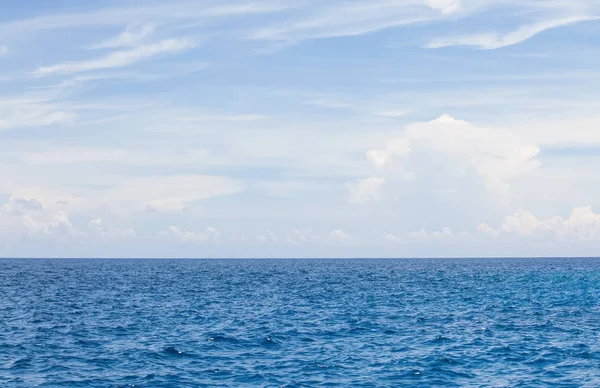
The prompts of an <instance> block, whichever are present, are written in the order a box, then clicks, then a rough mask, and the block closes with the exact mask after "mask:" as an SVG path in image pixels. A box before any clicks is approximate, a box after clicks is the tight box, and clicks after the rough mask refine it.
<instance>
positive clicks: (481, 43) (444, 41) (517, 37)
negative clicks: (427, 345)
mask: <svg viewBox="0 0 600 388" xmlns="http://www.w3.org/2000/svg"><path fill="white" fill-rule="evenodd" d="M595 19H597V18H596V17H592V16H584V17H566V18H560V19H553V20H546V21H542V22H537V23H532V24H527V25H523V26H521V27H519V28H518V29H516V30H514V31H511V32H508V33H504V34H502V33H499V32H493V33H485V34H474V35H465V36H457V37H444V38H439V39H436V40H433V41H431V42H429V43H427V44H426V45H425V47H426V48H432V49H435V48H442V47H449V46H475V47H478V48H481V49H485V50H493V49H497V48H501V47H506V46H512V45H515V44H518V43H521V42H524V41H526V40H528V39H530V38H532V37H534V36H535V35H537V34H539V33H541V32H544V31H546V30H549V29H552V28H557V27H563V26H567V25H569V24H574V23H577V22H582V21H587V20H595Z"/></svg>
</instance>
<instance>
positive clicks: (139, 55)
mask: <svg viewBox="0 0 600 388" xmlns="http://www.w3.org/2000/svg"><path fill="white" fill-rule="evenodd" d="M195 46H196V43H194V42H192V41H190V40H187V39H167V40H163V41H161V42H158V43H153V44H149V45H142V46H138V47H135V48H133V49H131V50H122V51H114V52H112V53H110V54H108V55H106V56H104V57H101V58H96V59H90V60H86V61H79V62H67V63H60V64H57V65H52V66H43V67H40V68H38V69H37V70H36V71H35V72H34V74H35V75H42V76H43V75H50V74H69V73H79V72H84V71H91V70H101V69H110V68H119V67H124V66H129V65H132V64H134V63H137V62H140V61H143V60H146V59H149V58H151V57H154V56H157V55H160V54H173V53H178V52H181V51H185V50H188V49H191V48H193V47H195Z"/></svg>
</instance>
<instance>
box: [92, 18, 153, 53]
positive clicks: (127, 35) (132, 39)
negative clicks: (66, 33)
mask: <svg viewBox="0 0 600 388" xmlns="http://www.w3.org/2000/svg"><path fill="white" fill-rule="evenodd" d="M155 28H156V24H152V23H148V24H144V25H142V26H141V27H138V28H133V27H131V26H128V27H127V29H126V30H125V31H123V32H121V33H120V34H119V35H118V36H116V37H114V38H112V39H109V40H106V41H104V42H100V43H97V44H94V45H92V46H90V49H105V48H118V47H131V46H137V45H139V43H140V42H142V41H143V40H144V38H146V37H148V36H150V35H151V34H152V32H154V29H155Z"/></svg>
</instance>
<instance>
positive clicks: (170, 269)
mask: <svg viewBox="0 0 600 388" xmlns="http://www.w3.org/2000/svg"><path fill="white" fill-rule="evenodd" d="M599 305H600V259H427V260H425V259H401V260H400V259H398V260H383V259H382V260H341V259H340V260H337V259H335V260H304V259H302V260H301V259H298V260H146V259H140V260H88V259H81V260H76V259H72V260H62V259H60V260H50V259H47V260H46V259H44V260H38V259H35V260H34V259H32V260H27V259H3V260H0V386H2V387H254V386H260V387H263V386H264V387H315V386H325V387H400V386H402V387H409V386H415V387H454V386H456V387H459V386H460V387H482V386H494V387H537V386H539V387H598V386H600V337H599V335H600V306H599Z"/></svg>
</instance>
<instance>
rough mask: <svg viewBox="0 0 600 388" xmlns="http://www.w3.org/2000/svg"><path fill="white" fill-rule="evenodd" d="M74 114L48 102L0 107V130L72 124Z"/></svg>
mask: <svg viewBox="0 0 600 388" xmlns="http://www.w3.org/2000/svg"><path fill="white" fill-rule="evenodd" d="M75 118H76V115H75V114H74V113H72V112H64V111H60V110H57V108H56V107H54V106H52V105H50V104H27V103H24V104H22V105H18V106H4V107H0V130H3V129H14V128H25V127H45V126H51V125H58V124H72V123H73V122H74V121H75Z"/></svg>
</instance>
